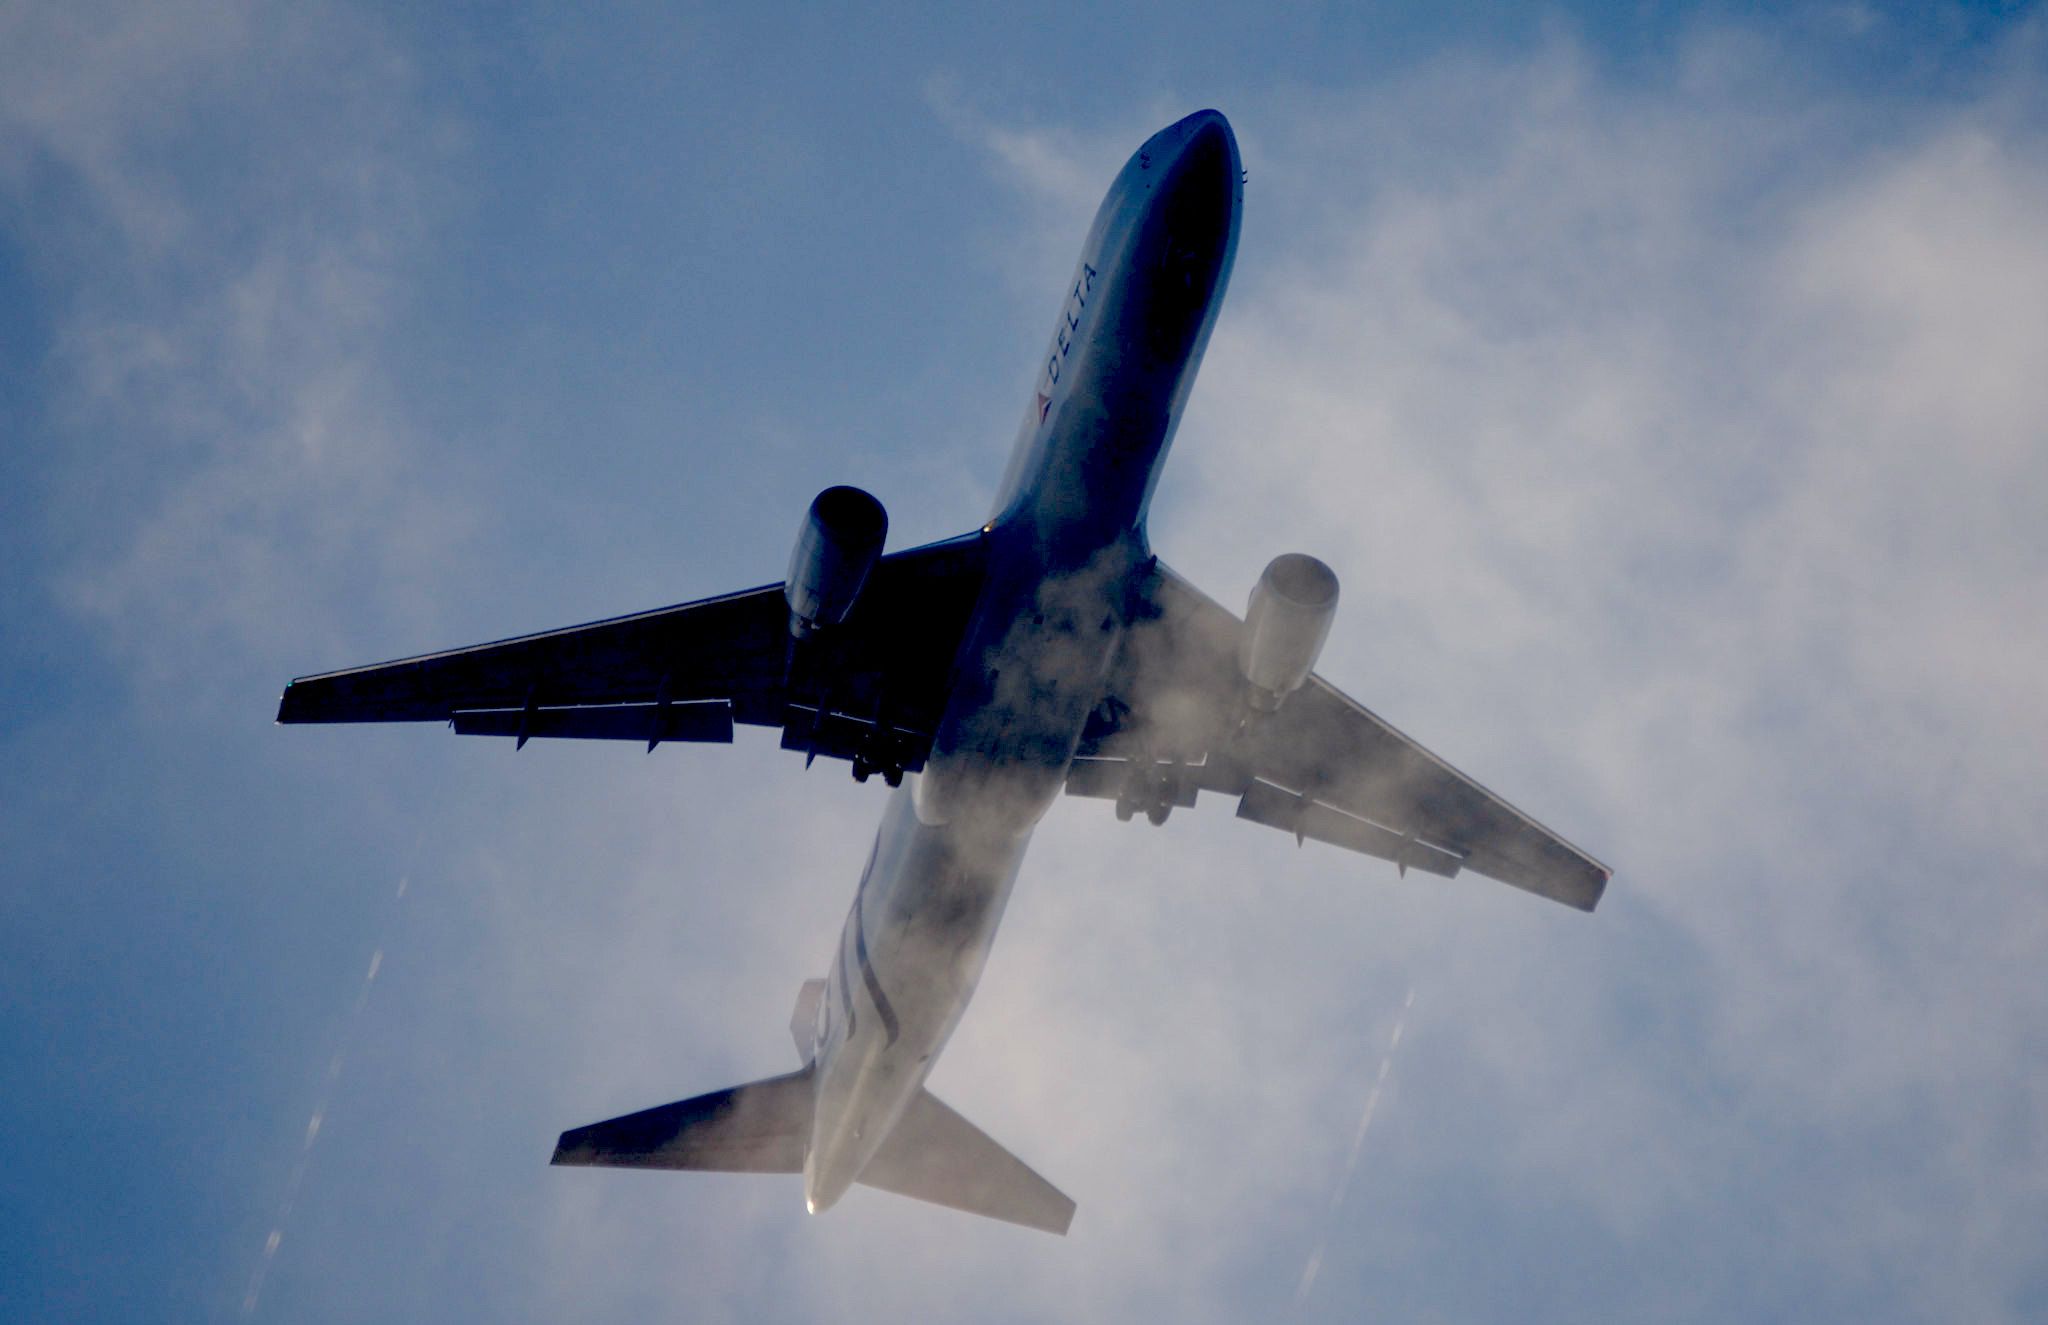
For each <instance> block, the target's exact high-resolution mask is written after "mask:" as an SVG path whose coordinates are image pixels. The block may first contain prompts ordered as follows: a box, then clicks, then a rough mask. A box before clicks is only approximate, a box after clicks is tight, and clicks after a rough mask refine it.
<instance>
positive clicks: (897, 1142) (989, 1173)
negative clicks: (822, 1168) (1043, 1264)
mask: <svg viewBox="0 0 2048 1325" xmlns="http://www.w3.org/2000/svg"><path fill="white" fill-rule="evenodd" d="M857 1181H859V1182H860V1183H862V1184H863V1185H864V1186H868V1187H879V1188H881V1189H882V1190H883V1191H885V1192H895V1193H896V1194H897V1195H899V1196H910V1197H914V1198H916V1199H917V1200H920V1201H930V1202H932V1203H933V1204H935V1205H945V1206H951V1207H952V1208H953V1209H955V1210H964V1211H966V1212H967V1213H968V1214H971V1215H985V1216H987V1217H988V1218H990V1219H1002V1220H1007V1221H1008V1222H1010V1223H1012V1224H1022V1225H1024V1226H1025V1227H1027V1228H1037V1229H1043V1230H1045V1231H1046V1232H1047V1233H1059V1234H1065V1233H1066V1231H1067V1225H1069V1224H1070V1223H1072V1222H1073V1219H1074V1203H1073V1201H1071V1200H1069V1199H1068V1198H1067V1197H1066V1196H1065V1195H1064V1194H1063V1193H1062V1192H1061V1191H1060V1190H1059V1188H1057V1187H1055V1186H1053V1185H1052V1184H1051V1183H1049V1182H1047V1181H1046V1180H1045V1179H1044V1178H1041V1177H1039V1176H1038V1174H1037V1173H1035V1172H1033V1171H1032V1169H1031V1168H1030V1166H1029V1165H1027V1164H1025V1163H1024V1161H1023V1160H1021V1159H1018V1158H1017V1157H1016V1156H1015V1155H1013V1154H1011V1153H1010V1152H1009V1151H1007V1150H1005V1149H1003V1148H1002V1147H1001V1146H999V1145H997V1144H996V1143H995V1142H994V1141H993V1140H991V1139H990V1138H989V1135H988V1133H986V1132H984V1131H982V1130H981V1129H980V1128H979V1127H976V1126H975V1125H974V1124H973V1123H970V1122H968V1121H967V1120H966V1119H965V1118H962V1117H961V1116H960V1115H959V1114H957V1113H955V1112H953V1110H951V1109H950V1108H948V1107H946V1105H945V1104H943V1103H941V1102H940V1100H939V1097H938V1096H936V1095H934V1094H932V1093H931V1092H930V1091H928V1090H920V1091H918V1092H917V1094H916V1095H915V1096H914V1097H913V1098H912V1099H911V1101H910V1106H909V1107H908V1108H906V1109H905V1110H904V1111H903V1117H902V1118H901V1119H900V1120H899V1121H898V1122H897V1124H896V1126H895V1128H894V1129H893V1130H891V1131H890V1133H889V1138H888V1140H886V1141H884V1142H882V1148H881V1149H880V1150H878V1151H876V1152H875V1157H874V1158H873V1159H871V1160H869V1161H868V1166H867V1167H866V1168H865V1169H862V1170H861V1174H860V1177H859V1179H857Z"/></svg>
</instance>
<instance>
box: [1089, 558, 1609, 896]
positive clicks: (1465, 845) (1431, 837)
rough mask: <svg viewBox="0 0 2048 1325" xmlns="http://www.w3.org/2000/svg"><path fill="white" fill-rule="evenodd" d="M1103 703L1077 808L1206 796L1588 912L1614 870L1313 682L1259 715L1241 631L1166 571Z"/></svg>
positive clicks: (1150, 588)
mask: <svg viewBox="0 0 2048 1325" xmlns="http://www.w3.org/2000/svg"><path fill="white" fill-rule="evenodd" d="M1136 599H1137V601H1136V602H1135V603H1134V604H1133V611H1132V623H1131V626H1130V629H1129V632H1128V633H1127V635H1126V640H1125V645H1124V649H1123V653H1122V655H1121V656H1120V658H1119V661H1118V664H1117V667H1116V669H1115V671H1114V672H1113V673H1112V677H1111V682H1110V687H1109V693H1108V695H1107V697H1106V698H1105V700H1104V702H1103V704H1102V705H1101V706H1100V707H1099V708H1098V710H1097V712H1096V715H1095V717H1094V718H1093V720H1092V721H1091V723H1090V726H1089V729H1088V732H1087V733H1086V735H1084V737H1083V738H1082V743H1081V750H1080V755H1081V756H1082V757H1081V758H1079V759H1077V760H1076V761H1075V764H1074V768H1073V771H1072V772H1071V773H1070V774H1069V775H1068V780H1067V790H1068V791H1070V792H1073V793H1075V794H1077V795H1091V796H1104V797H1116V798H1118V799H1119V800H1120V802H1122V803H1123V804H1125V805H1129V804H1131V803H1133V802H1136V803H1141V804H1143V805H1144V806H1145V807H1146V808H1148V809H1155V810H1156V811H1157V812H1158V813H1160V814H1162V815H1163V814H1164V813H1165V812H1166V810H1167V808H1169V807H1171V806H1176V805H1179V806H1186V805H1192V804H1194V803H1195V798H1196V794H1197V793H1198V792H1202V791H1211V792H1220V793H1223V794H1225V795H1230V796H1236V797H1238V805H1237V816H1238V818H1240V819H1249V820H1251V821H1253V822H1255V823H1261V824H1266V825H1268V826H1270V827H1274V828H1280V829H1283V830H1285V831H1287V832H1290V833H1293V834H1294V835H1295V836H1296V838H1298V839H1299V838H1314V839H1316V840H1317V841H1321V842H1329V843H1331V844H1333V845H1336V846H1341V847H1346V848H1349V849H1350V850H1353V851H1359V852H1363V853H1365V854H1367V855H1372V856H1378V857H1380V858H1381V859H1384V860H1391V861H1393V862H1395V863H1396V864H1397V865H1398V866H1400V868H1401V869H1402V871H1403V872H1406V871H1407V870H1408V869H1410V868H1414V869H1419V870H1422V871H1424V872H1426V873H1430V874H1438V875H1443V876H1445V877H1449V876H1453V875H1456V874H1457V873H1458V872H1459V871H1460V870H1471V871H1472V872H1473V873H1475V874H1483V875H1486V876H1487V877H1488V878H1492V879H1498V880H1500V881H1501V882H1503V883H1510V884H1513V885H1514V886H1515V887H1517V888H1523V889H1526V890H1527V891H1529V892H1532V893H1536V894H1538V895H1539V896H1542V897H1548V898H1551V899H1552V900H1554V901H1559V902H1563V903H1564V904H1565V905H1567V906H1573V907H1577V908H1578V909H1580V910H1582V911H1590V910H1592V909H1593V908H1594V906H1595V905H1597V904H1598V902H1599V901H1600V895H1601V893H1602V892H1603V891H1604V890H1605V889H1606V886H1607V879H1608V873H1609V872H1608V869H1607V867H1606V866H1605V865H1602V864H1601V863H1600V862H1599V861H1597V860H1594V859H1593V858H1592V857H1591V856H1589V855H1587V854H1586V853H1585V852H1583V851H1581V850H1579V849H1578V848H1577V847H1575V846H1573V845H1572V844H1571V843H1569V842H1567V841H1565V840H1564V839H1563V838H1562V837H1560V836H1558V835H1557V834H1556V833H1554V832H1552V831H1551V830H1549V829H1548V828H1545V827H1544V826H1543V825H1542V824H1540V823H1537V822H1536V821H1535V820H1534V819H1532V818H1530V817H1529V816H1528V815H1526V814H1524V813H1522V812H1521V811H1520V810H1518V809H1516V808H1515V807H1514V806H1512V805H1510V804H1508V803H1507V802H1506V801H1505V800H1503V799H1501V798H1500V797H1499V796H1496V795H1495V794H1494V793H1492V792H1490V791H1488V790H1487V789H1486V788H1485V787H1482V786H1480V785H1479V784H1478V783H1477V782H1475V781H1473V780H1472V779H1471V778H1469V777H1467V776H1465V775H1464V774H1463V773H1460V772H1459V771H1458V770H1457V769H1455V768H1453V767H1451V766H1450V765H1449V764H1448V763H1445V762H1444V761H1443V760H1442V759H1439V758H1438V757H1437V756H1436V755H1434V754H1431V753H1430V752H1429V751H1428V750H1426V749H1424V748H1423V747H1422V746H1421V745H1420V744H1419V743H1417V742H1416V741H1414V740H1412V739H1411V738H1409V737H1408V736H1406V735H1404V734H1403V733H1402V732H1400V731H1399V730H1397V729H1396V728H1395V727H1394V726H1393V724H1391V723H1389V722H1387V721H1386V720H1385V719H1384V718H1381V717H1380V716H1379V715H1378V714H1376V713H1374V712H1372V711H1371V710H1370V709H1368V708H1366V707H1365V706H1364V705H1363V704H1360V703H1359V702H1358V701H1356V700H1354V699H1352V698H1350V697H1349V696H1348V695H1345V694H1344V693H1343V692H1342V691H1340V690H1338V689H1337V688H1336V687H1335V686H1333V685H1331V684H1330V683H1329V682H1328V681H1325V680H1324V679H1323V678H1322V677H1320V676H1311V677H1310V678H1309V679H1308V682H1307V684H1305V685H1303V686H1302V688H1301V689H1300V690H1297V691H1296V692H1295V693H1294V694H1292V695H1290V696H1288V697H1287V699H1286V701H1285V702H1283V703H1282V704H1281V705H1280V708H1279V711H1277V712H1275V713H1270V714H1255V713H1253V712H1252V711H1251V709H1250V707H1249V706H1248V704H1247V703H1246V700H1245V692H1244V681H1243V679H1242V676H1241V674H1240V673H1239V671H1238V667H1237V644H1238V638H1239V636H1240V635H1241V634H1242V633H1243V630H1244V623H1243V622H1242V621H1240V620H1239V619H1238V618H1237V616H1236V615H1235V614H1233V613H1232V612H1230V611H1229V610H1227V609H1225V608H1224V607H1222V606H1221V605H1219V604H1217V603H1216V602H1214V601H1213V600H1211V599H1210V598H1209V597H1208V596H1207V595H1205V594H1203V593H1202V592H1201V591H1200V590H1198V589H1196V588H1195V587H1194V586H1193V585H1190V584H1189V583H1188V582H1187V581H1186V580H1183V579H1182V578H1181V577H1180V576H1178V575H1176V574H1174V573H1173V572H1172V571H1170V570H1168V569H1166V567H1164V566H1163V565H1159V564H1158V563H1157V562H1156V561H1155V563H1154V565H1153V569H1152V571H1151V573H1150V574H1149V575H1148V576H1146V577H1145V578H1144V580H1143V582H1142V583H1141V584H1140V586H1139V588H1138V591H1137V594H1136Z"/></svg>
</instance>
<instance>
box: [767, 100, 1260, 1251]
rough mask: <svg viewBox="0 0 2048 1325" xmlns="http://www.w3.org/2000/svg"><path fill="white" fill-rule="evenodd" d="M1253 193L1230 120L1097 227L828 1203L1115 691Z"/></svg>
mask: <svg viewBox="0 0 2048 1325" xmlns="http://www.w3.org/2000/svg"><path fill="white" fill-rule="evenodd" d="M1241 180H1242V174H1241V168H1240V165H1239V158H1238V152H1237V144H1236V141H1235V139H1234V138H1233V137H1232V135H1231V132H1230V129H1229V126H1228V124H1227V123H1226V122H1225V121H1224V119H1223V117H1222V116H1221V115H1218V114H1216V113H1215V112H1213V111H1207V112H1203V113H1201V114H1198V115H1193V116H1190V117H1188V118H1187V119H1185V120H1182V121H1180V122H1179V123H1177V124H1175V125H1172V126H1171V127H1169V128H1167V129H1165V130H1163V131H1161V132H1160V133H1158V134H1156V135H1154V136H1153V137H1152V138H1151V139H1150V140H1149V141H1147V142H1146V144H1145V145H1144V146H1143V147H1141V148H1140V149H1139V150H1138V153H1137V154H1136V155H1135V156H1133V157H1132V158H1131V160H1130V162H1129V164H1127V165H1126V166H1125V167H1124V169H1123V171H1122V173H1121V174H1119V175H1118V177H1117V179H1116V182H1115V183H1114V184H1113V185H1112V186H1111V188H1110V191H1109V193H1108V195H1107V197H1105V198H1104V200H1103V203H1102V206H1101V209H1100V210H1099V211H1098V212H1097V214H1096V217H1095V223H1094V225H1093V227H1092V228H1091V229H1090V231H1089V235H1088V241H1087V244H1086V246H1085V247H1084V248H1083V250H1082V256H1081V261H1080V264H1079V266H1078V267H1077V268H1076V271H1075V275H1074V279H1073V282H1072V284H1071V286H1070V287H1069V290H1068V292H1067V296H1066V300H1065V302H1064V305H1063V307H1062V309H1061V314H1060V321H1059V325H1058V328H1057V330H1056V333H1055V335H1054V338H1053V341H1052V345H1051V347H1050V349H1049V351H1048V354H1047V357H1046V360H1045V362H1044V363H1043V364H1042V365H1041V366H1040V369H1039V374H1038V381H1037V383H1036V387H1035V390H1034V393H1033V398H1032V401H1031V403H1030V405H1029V407H1028V410H1027V414H1026V418H1025V421H1024V425H1023V428H1022V430H1021V431H1020V434H1019V436H1018V439H1017V444H1016V449H1015V451H1014V452H1013V454H1012V458H1011V461H1010V466H1009V470H1008V472H1007V474H1006V476H1005V478H1004V481H1003V486H1002V489H1001V492H1000V494H999V496H998V498H997V502H996V508H995V511H994V513H993V515H992V517H991V519H990V521H989V523H988V525H987V526H986V527H985V529H984V532H983V537H984V539H985V540H986V543H987V553H988V556H987V571H986V577H985V580H984V587H983V589H982V592H981V596H980V599H979V600H978V602H977V604H976V606H975V610H974V614H973V617H972V621H971V624H970V626H969V628H968V631H967V633H966V636H965V638H964V640H963V642H962V644H961V646H960V649H959V652H958V654H957V655H956V656H955V660H954V664H953V671H952V676H951V688H950V691H949V697H948V700H947V705H946V709H945V713H944V716H943V718H942V720H941V722H940V725H939V729H938V732H937V736H936V739H935V740H934V742H933V747H932V752H931V756H930V758H929V759H928V760H927V762H926V765H925V768H924V770H923V772H922V773H920V774H916V775H913V776H912V777H911V778H909V779H907V780H906V782H905V784H904V786H903V787H901V788H900V789H899V790H897V791H896V792H895V793H894V794H893V796H892V797H891V800H890V803H889V807H888V809H887V811H886V813H885V814H884V816H883V819H882V823H881V827H880V829H879V830H878V832H877V833H876V836H875V843H874V848H873V850H872V852H871V853H870V855H869V858H868V865H867V868H866V871H865V872H864V873H863V875H862V877H861V883H860V888H859V890H858V891H857V892H856V894H855V896H854V903H853V907H852V909H851V911H850V912H849V913H848V916H847V920H846V924H845V927H844V929H843V930H842V932H841V936H840V943H839V948H838V952H837V955H836V957H835V959H834V963H833V969H832V972H831V975H830V977H829V979H828V982H827V989H826V993H825V996H824V998H823V999H822V1000H821V1010H820V1014H819V1020H820V1024H819V1026H818V1029H817V1035H816V1049H815V1057H814V1060H813V1074H814V1082H815V1089H816V1092H817V1099H816V1108H815V1113H814V1123H813V1131H812V1136H811V1141H810V1145H809V1148H808V1151H807V1155H806V1159H805V1163H804V1196H805V1200H806V1202H807V1203H808V1205H809V1206H810V1208H811V1209H812V1210H814V1211H817V1210H823V1209H826V1208H828V1207H829V1206H831V1205H832V1204H833V1203H834V1202H836V1201H837V1200H838V1199H839V1197H840V1196H841V1195H843V1194H844V1192H845V1191H846V1189H847V1187H848V1186H850V1185H851V1184H852V1183H853V1181H854V1180H855V1179H856V1178H857V1177H858V1176H859V1175H860V1172H861V1170H862V1169H863V1168H864V1167H866V1165H867V1163H868V1161H869V1160H870V1159H872V1158H873V1156H874V1155H875V1152H876V1151H877V1150H878V1149H879V1148H880V1146H881V1145H882V1142H883V1141H884V1140H885V1139H886V1138H887V1136H888V1134H889V1131H890V1129H891V1128H892V1127H893V1126H894V1125H895V1123H896V1121H897V1119H898V1118H899V1117H900V1116H901V1115H902V1114H903V1111H904V1109H905V1107H906V1106H907V1105H908V1103H909V1102H910V1100H911V1099H912V1098H913V1097H914V1096H915V1095H916V1094H917V1093H918V1091H919V1089H920V1088H921V1087H922V1086H923V1084H924V1080H925V1077H926V1076H927V1075H928V1074H929V1073H930V1071H931V1066H932V1061H933V1059H934V1058H935V1057H936V1056H937V1054H938V1052H939V1050H940V1049H941V1048H942V1047H943V1046H944V1045H945V1043H946V1040H947V1038H948V1037H949V1036H950V1035H951V1034H952V1031H953V1028H954V1027H955V1026H956V1025H957V1024H958V1023H959V1020H960V1017H961V1014H962V1013H963V1012H964V1011H965V1010H966V1007H967V1003H968V1000H969V999H970V998H971V997H972V996H973V993H974V989H975V986H976V984H977V982H978V981H979V979H980V977H981V972H982V969H983V967H984V965H985V964H986V962H987V959H988V954H989V950H990V948H991V946H992V944H993V942H994V939H995V931H996V927H997V925H998V923H999V922H1000V921H1001V919H1002V914H1003V909H1004V906H1005V905H1006V904H1007V902H1008V900H1009V895H1010V888H1011V886H1012V884H1013V883H1014V882H1015V880H1016V877H1017V871H1018V867H1019V866H1020V865H1021V864H1022V862H1023V858H1024V851H1025V848H1026V846H1027V845H1028V844H1029V842H1030V838H1031V832H1032V829H1033V828H1034V827H1035V826H1036V825H1037V823H1038V821H1039V819H1040V818H1042V817H1043V816H1044V814H1045V812H1046V810H1047V809H1048V808H1049V807H1050V806H1051V804H1052V802H1053V800H1054V799H1055V798H1056V797H1057V796H1058V795H1059V794H1060V789H1061V787H1062V785H1063V784H1064V782H1065V778H1066V775H1067V769H1068V766H1069V765H1070V764H1071V763H1072V761H1073V757H1074V751H1075V749H1076V747H1077V745H1078V744H1079V742H1080V739H1081V734H1082V731H1083V729H1084V727H1085V726H1086V725H1087V721H1088V716H1089V712H1090V710H1091V709H1092V707H1093V706H1094V704H1095V702H1096V700H1097V699H1098V697H1099V696H1100V695H1101V694H1102V692H1103V682H1104V680H1105V678H1106V676H1107V674H1108V671H1109V668H1110V665H1111V663H1112V661H1113V660H1114V658H1115V656H1116V651H1117V648H1118V645H1119V643H1120V641H1121V639H1122V634H1123V629H1124V626H1125V611H1126V591H1127V586H1128V584H1129V583H1130V580H1131V577H1132V574H1133V572H1135V571H1137V570H1138V569H1139V568H1141V567H1142V566H1144V565H1145V564H1146V563H1147V561H1148V560H1149V558H1150V555H1151V553H1150V548H1149V545H1148V543H1147V540H1146V535H1145V512H1146V508H1147V506H1148V504H1149V502H1150V500H1151V495H1152V489H1153V487H1154V484H1155V483H1156V481H1157V479H1158V475H1159V469H1160V467H1161V465H1162V463H1163V462H1164V460H1165V457H1166V453H1167V449H1168V447H1169V446H1170V444H1171V442H1172V440H1173V434H1174V430H1175V428H1176V426H1177V425H1178V423H1179V420H1180V416H1181V412H1182V408H1183V406H1184V405H1185V403H1186V400H1187V396H1188V391H1189V389H1190V388H1191V386H1192V385H1193V382H1194V377H1195V372H1196V369H1197V367H1198V366H1199V364H1200V361H1201V357H1202V351H1203V349H1204V347H1205V346H1206V344H1207V342H1208V338H1209V331H1210V328H1211V327H1212V326H1213V324H1214V322H1215V317H1216V312H1217V308H1218V306H1219V304H1220V302H1221V298H1222V295H1223V291H1224V287H1225V285H1226V283H1227V281H1228V279H1229V275H1230V267H1231V261H1232V258H1233V257H1234V255H1235V252H1236V247H1237V230H1238V216H1239V209H1240V206H1241V203H1242V185H1241Z"/></svg>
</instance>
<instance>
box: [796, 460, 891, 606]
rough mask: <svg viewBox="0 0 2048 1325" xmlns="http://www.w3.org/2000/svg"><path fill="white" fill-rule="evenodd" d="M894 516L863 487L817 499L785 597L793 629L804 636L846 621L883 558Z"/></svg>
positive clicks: (829, 492)
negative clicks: (871, 573) (870, 574)
mask: <svg viewBox="0 0 2048 1325" xmlns="http://www.w3.org/2000/svg"><path fill="white" fill-rule="evenodd" d="M888 536H889V515H888V513H887V512H886V511H884V510H883V509H882V503H880V502H878V501H876V500H875V499H874V497H873V496H872V495H871V494H869V493H866V492H862V491H861V490H860V489H859V488H849V487H836V488H827V489H825V490H824V491H823V492H821V493H819V494H818V495H817V497H816V498H815V499H814V500H813V501H812V502H811V509H810V512H809V513H808V514H807V515H805V516H804V522H803V525H802V527H801V528H799V529H798V530H797V535H796V550H795V551H794V552H792V553H791V554H790V558H789V579H788V581H787V582H786V583H784V584H783V586H782V596H783V597H784V598H786V599H788V600H789V633H790V634H792V635H794V636H796V637H797V638H798V639H802V638H804V637H805V636H807V635H809V634H810V633H811V632H812V631H813V630H816V629H817V628H818V627H820V626H836V625H838V624H839V623H840V622H842V621H844V620H846V615H847V613H849V612H851V611H852V610H853V603H854V600H855V599H856V598H859V597H860V591H861V586H862V585H864V584H866V583H867V581H868V574H869V572H871V571H873V570H874V568H875V563H876V562H877V561H879V560H881V557H882V542H883V540H884V539H886V538H887V537H888Z"/></svg>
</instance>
